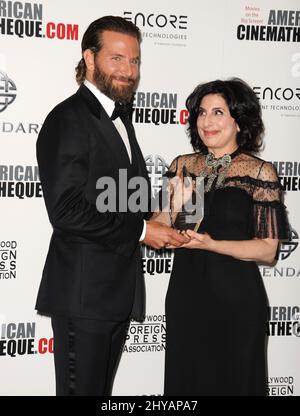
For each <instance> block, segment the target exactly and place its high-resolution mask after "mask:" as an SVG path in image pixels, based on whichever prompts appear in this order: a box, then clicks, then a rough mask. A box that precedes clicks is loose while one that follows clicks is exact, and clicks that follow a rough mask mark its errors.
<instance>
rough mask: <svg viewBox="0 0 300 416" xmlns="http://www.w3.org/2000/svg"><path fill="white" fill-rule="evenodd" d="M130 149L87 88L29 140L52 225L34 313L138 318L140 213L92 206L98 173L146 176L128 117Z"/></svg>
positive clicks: (140, 301)
mask: <svg viewBox="0 0 300 416" xmlns="http://www.w3.org/2000/svg"><path fill="white" fill-rule="evenodd" d="M126 129H127V132H128V137H129V141H130V146H131V152H132V163H130V160H129V157H128V152H127V150H126V147H125V144H124V142H123V140H122V138H121V137H120V135H119V133H118V131H117V129H116V128H115V126H114V124H113V122H112V121H111V119H110V118H109V117H108V115H107V113H106V112H105V110H104V109H103V107H102V106H101V104H100V102H99V101H98V99H97V98H96V97H95V96H94V95H93V94H92V92H90V90H89V89H88V88H87V87H86V86H84V85H82V86H81V87H80V88H79V90H78V91H77V93H76V94H74V95H73V96H71V97H69V98H68V99H66V100H65V101H63V102H62V103H60V104H58V105H57V106H56V107H55V108H54V109H53V110H52V111H51V112H50V114H49V115H48V116H47V118H46V120H45V122H44V124H43V126H42V129H41V131H40V134H39V136H38V140H37V161H38V166H39V172H40V179H41V184H42V188H43V193H44V199H45V204H46V208H47V212H48V216H49V220H50V222H51V224H52V227H53V234H52V237H51V241H50V245H49V250H48V255H47V258H46V262H45V266H44V270H43V276H42V280H41V284H40V288H39V292H38V297H37V302H36V309H37V310H38V312H39V313H42V314H50V315H53V314H55V315H64V316H73V317H82V318H90V319H100V320H110V321H123V320H126V319H128V318H129V317H132V318H134V319H138V320H141V319H142V318H143V309H144V297H145V294H144V281H143V275H142V267H141V254H140V246H139V238H140V236H141V233H142V230H143V219H144V218H146V217H147V213H143V212H137V213H133V212H105V213H101V212H99V211H98V210H97V208H96V199H97V196H98V195H99V192H100V191H99V190H97V189H96V182H97V180H98V179H99V178H101V177H103V176H109V177H111V178H113V179H114V180H115V181H116V184H117V188H116V189H117V192H118V178H119V169H127V176H128V180H130V178H131V177H134V176H143V177H144V178H145V179H146V180H147V181H148V186H149V189H150V184H149V180H148V175H147V171H146V166H145V162H144V158H143V155H142V153H141V150H140V148H139V145H138V143H137V141H136V138H135V134H134V129H133V126H132V124H131V122H130V121H129V122H128V123H126Z"/></svg>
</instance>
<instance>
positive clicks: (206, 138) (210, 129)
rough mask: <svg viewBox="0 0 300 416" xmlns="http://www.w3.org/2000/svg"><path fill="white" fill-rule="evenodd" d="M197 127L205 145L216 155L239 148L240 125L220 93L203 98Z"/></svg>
mask: <svg viewBox="0 0 300 416" xmlns="http://www.w3.org/2000/svg"><path fill="white" fill-rule="evenodd" d="M197 129H198V134H199V136H200V137H201V139H202V141H203V143H204V144H205V146H206V147H207V148H208V150H209V151H210V152H212V153H213V154H214V155H215V156H216V157H220V156H223V155H224V154H225V153H232V152H233V151H234V150H235V149H236V148H237V140H236V135H237V133H238V131H239V127H238V125H237V123H236V121H235V120H234V119H233V118H232V117H231V115H230V111H229V107H228V105H227V103H226V101H225V100H224V98H223V97H222V96H221V95H219V94H208V95H206V96H205V97H203V98H202V101H201V103H200V107H199V116H198V119H197Z"/></svg>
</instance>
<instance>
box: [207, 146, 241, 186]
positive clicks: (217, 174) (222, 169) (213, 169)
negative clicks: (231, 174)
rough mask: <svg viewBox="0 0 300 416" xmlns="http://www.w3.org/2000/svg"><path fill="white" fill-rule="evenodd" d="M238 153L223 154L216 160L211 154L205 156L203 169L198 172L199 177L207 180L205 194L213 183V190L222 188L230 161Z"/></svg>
mask: <svg viewBox="0 0 300 416" xmlns="http://www.w3.org/2000/svg"><path fill="white" fill-rule="evenodd" d="M238 153H239V149H236V150H235V151H234V152H233V153H231V154H230V155H229V154H225V155H223V156H222V157H218V158H216V157H215V156H214V155H213V154H212V153H208V154H207V155H206V157H205V166H204V169H203V170H202V171H201V172H200V176H202V177H204V178H207V183H206V185H205V192H209V191H210V190H211V188H212V186H213V184H214V183H215V186H214V189H217V188H221V187H222V186H223V184H224V181H225V178H226V175H227V172H228V169H229V166H230V164H231V161H232V159H233V158H234V157H235V156H236V155H237V154H238ZM216 178H217V179H216Z"/></svg>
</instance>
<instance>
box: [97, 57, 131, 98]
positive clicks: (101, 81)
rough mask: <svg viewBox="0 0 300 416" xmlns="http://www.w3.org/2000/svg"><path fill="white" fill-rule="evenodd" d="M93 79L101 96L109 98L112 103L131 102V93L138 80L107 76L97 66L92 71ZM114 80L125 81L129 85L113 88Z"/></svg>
mask: <svg viewBox="0 0 300 416" xmlns="http://www.w3.org/2000/svg"><path fill="white" fill-rule="evenodd" d="M93 78H94V82H95V84H96V87H97V88H98V90H100V91H101V92H102V93H103V94H105V95H107V97H109V98H111V99H112V100H113V101H117V102H120V103H127V102H129V101H131V99H132V96H133V93H134V91H135V89H136V87H137V84H138V78H137V79H134V78H128V77H121V76H119V77H114V76H111V75H107V74H106V73H105V72H104V71H102V70H101V69H100V68H99V66H96V65H95V69H94V74H93ZM114 79H118V80H122V81H126V82H128V83H129V84H128V85H124V86H118V87H115V86H114V85H113V80H114Z"/></svg>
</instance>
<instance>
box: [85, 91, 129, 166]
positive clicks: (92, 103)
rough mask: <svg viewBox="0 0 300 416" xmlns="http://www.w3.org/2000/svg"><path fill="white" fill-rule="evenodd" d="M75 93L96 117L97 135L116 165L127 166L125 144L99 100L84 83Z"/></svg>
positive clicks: (127, 158)
mask: <svg viewBox="0 0 300 416" xmlns="http://www.w3.org/2000/svg"><path fill="white" fill-rule="evenodd" d="M77 93H78V94H79V95H80V97H81V98H82V99H83V100H84V102H85V104H86V105H87V107H88V109H89V111H90V113H92V115H93V116H94V117H96V119H97V120H96V123H97V125H98V129H99V133H100V134H99V135H101V139H103V140H105V142H106V144H107V147H108V148H109V149H110V152H111V153H112V154H113V157H114V160H115V161H116V165H117V166H119V168H129V167H130V160H129V157H128V152H127V149H126V146H125V144H124V142H123V140H122V138H121V136H120V134H119V132H118V130H117V129H116V126H115V125H114V123H113V122H112V120H111V119H110V117H109V116H108V114H107V113H106V111H105V110H104V108H103V107H102V105H101V103H100V102H99V100H98V99H97V98H96V97H95V96H94V94H93V93H92V92H91V91H90V90H89V89H88V88H87V87H86V86H85V85H81V86H80V88H79V90H78V91H77ZM99 139H100V137H99Z"/></svg>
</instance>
